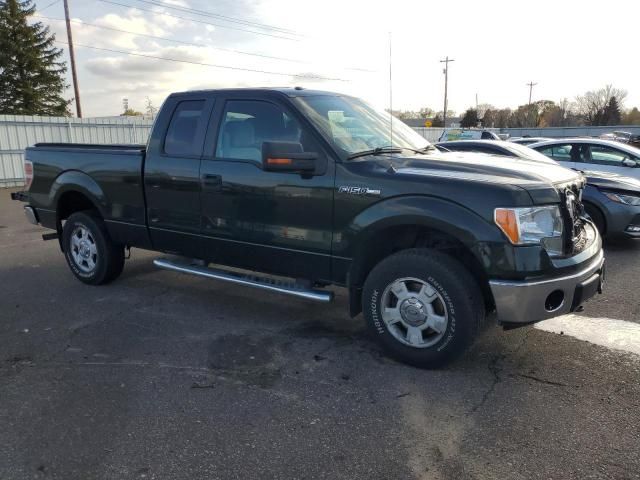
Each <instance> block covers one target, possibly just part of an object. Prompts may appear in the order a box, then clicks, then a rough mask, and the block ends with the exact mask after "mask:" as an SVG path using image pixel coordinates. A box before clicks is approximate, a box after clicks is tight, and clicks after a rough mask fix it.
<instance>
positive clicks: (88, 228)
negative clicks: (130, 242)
mask: <svg viewBox="0 0 640 480" xmlns="http://www.w3.org/2000/svg"><path fill="white" fill-rule="evenodd" d="M62 244H63V248H64V256H65V259H66V260H67V264H68V265H69V268H70V269H71V271H72V272H73V274H74V275H75V276H76V278H78V279H79V280H80V281H82V282H84V283H87V284H90V285H101V284H105V283H109V282H111V281H112V280H115V279H116V278H117V277H118V276H119V275H120V273H122V269H123V267H124V247H123V246H122V245H117V244H115V243H114V242H113V241H112V240H111V237H109V233H108V232H107V229H106V227H105V225H104V222H103V221H102V219H101V218H99V217H98V216H96V215H94V214H93V213H92V212H89V211H84V212H77V213H74V214H72V215H71V216H70V217H69V218H68V219H67V221H66V223H65V224H64V228H63V230H62Z"/></svg>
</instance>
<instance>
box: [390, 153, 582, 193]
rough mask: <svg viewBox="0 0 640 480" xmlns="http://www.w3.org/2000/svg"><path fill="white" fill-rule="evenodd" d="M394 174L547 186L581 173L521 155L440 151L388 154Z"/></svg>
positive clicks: (522, 185)
mask: <svg viewBox="0 0 640 480" xmlns="http://www.w3.org/2000/svg"><path fill="white" fill-rule="evenodd" d="M392 158H393V163H392V165H393V167H394V169H395V170H396V173H397V174H400V175H415V176H430V177H441V178H455V179H459V180H468V181H475V182H488V183H500V184H510V185H518V186H521V187H525V188H527V187H534V188H539V187H548V186H550V184H553V185H558V184H566V183H571V182H576V181H579V180H581V179H582V175H581V174H580V173H578V172H576V171H574V170H571V169H569V168H565V167H562V166H560V165H553V164H549V163H542V162H538V161H535V160H526V159H522V158H515V157H514V158H512V157H508V158H505V157H504V156H495V155H487V154H483V153H472V152H440V153H433V154H426V155H416V156H409V157H401V156H395V155H394V156H392Z"/></svg>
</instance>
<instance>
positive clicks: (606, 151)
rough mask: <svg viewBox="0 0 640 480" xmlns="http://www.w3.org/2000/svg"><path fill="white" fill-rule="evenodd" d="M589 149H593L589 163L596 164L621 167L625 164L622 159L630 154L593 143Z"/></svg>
mask: <svg viewBox="0 0 640 480" xmlns="http://www.w3.org/2000/svg"><path fill="white" fill-rule="evenodd" d="M589 149H590V151H591V160H590V161H589V163H593V164H596V165H609V166H615V167H621V166H623V165H622V161H623V160H624V159H625V158H629V155H627V154H626V153H625V152H622V151H620V150H616V149H614V148H610V147H605V146H601V145H591V146H590V147H589Z"/></svg>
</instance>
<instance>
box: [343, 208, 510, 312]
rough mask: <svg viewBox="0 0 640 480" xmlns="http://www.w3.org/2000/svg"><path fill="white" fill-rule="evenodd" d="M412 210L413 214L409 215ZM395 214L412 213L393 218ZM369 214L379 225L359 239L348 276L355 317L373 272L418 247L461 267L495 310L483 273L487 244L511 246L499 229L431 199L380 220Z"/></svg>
mask: <svg viewBox="0 0 640 480" xmlns="http://www.w3.org/2000/svg"><path fill="white" fill-rule="evenodd" d="M408 204H411V208H408V209H407V208H405V207H406V206H407V205H408ZM393 211H396V212H397V211H404V212H407V213H405V214H403V215H397V214H396V215H389V214H388V213H389V212H393ZM364 213H365V214H366V215H367V216H368V217H369V218H371V217H374V218H375V220H376V221H373V222H371V223H370V224H369V225H367V226H366V227H365V228H360V229H359V230H360V233H359V235H358V237H357V238H356V239H355V243H354V245H357V251H356V253H355V255H354V256H353V259H352V262H351V265H350V268H349V271H348V273H347V287H348V288H349V293H350V295H349V297H350V313H351V315H352V316H355V315H357V314H358V313H360V311H361V309H362V285H363V284H364V281H365V279H366V278H367V275H368V274H369V272H370V271H371V270H372V269H373V267H374V266H375V265H376V264H377V263H378V262H380V261H381V260H382V259H384V258H386V257H387V256H389V255H391V254H393V253H396V252H398V251H400V250H405V249H409V248H416V247H422V248H433V249H435V250H438V251H442V252H443V253H445V254H448V255H449V256H452V257H453V258H455V259H456V260H458V261H461V262H462V263H463V264H464V265H465V266H466V267H467V268H468V269H469V270H470V272H471V274H472V276H473V277H474V279H475V281H476V282H477V283H478V285H479V287H480V288H481V290H482V294H483V298H484V301H485V305H486V308H487V309H488V310H489V309H491V308H493V305H494V300H493V296H492V294H491V290H490V288H489V281H488V277H487V275H486V271H485V268H484V267H483V264H486V263H487V262H488V261H490V259H488V258H486V257H485V255H484V253H485V249H484V248H483V243H485V242H504V241H505V240H504V239H503V238H502V237H501V236H500V235H501V234H500V232H499V231H498V229H497V228H496V227H493V226H492V225H490V224H489V223H488V222H487V221H485V220H484V219H483V218H481V217H480V216H479V215H477V214H476V213H474V212H472V211H470V210H468V209H466V208H464V207H462V206H460V205H458V204H454V203H453V202H448V201H445V200H441V199H433V198H428V197H424V198H418V199H407V198H405V199H403V201H402V202H394V204H393V205H386V206H385V208H384V210H382V211H381V212H378V213H377V215H372V214H371V212H364ZM376 217H377V218H376ZM358 220H359V219H356V221H355V223H356V224H357V222H358Z"/></svg>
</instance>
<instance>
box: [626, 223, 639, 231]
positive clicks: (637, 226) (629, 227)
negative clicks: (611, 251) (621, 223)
mask: <svg viewBox="0 0 640 480" xmlns="http://www.w3.org/2000/svg"><path fill="white" fill-rule="evenodd" d="M626 230H627V232H631V233H640V225H629V226H628V227H627V228H626Z"/></svg>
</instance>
